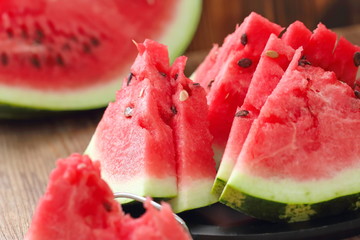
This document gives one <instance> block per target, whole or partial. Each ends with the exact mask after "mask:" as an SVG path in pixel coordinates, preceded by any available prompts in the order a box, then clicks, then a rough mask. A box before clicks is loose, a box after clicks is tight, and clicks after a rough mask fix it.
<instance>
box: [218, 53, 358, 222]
mask: <svg viewBox="0 0 360 240" xmlns="http://www.w3.org/2000/svg"><path fill="white" fill-rule="evenodd" d="M300 60H301V50H300V49H299V50H298V51H297V53H296V55H295V57H294V59H293V60H292V63H291V64H290V66H289V68H288V69H287V70H286V72H285V74H284V75H283V77H282V79H281V80H280V82H279V84H278V85H277V86H276V88H275V89H274V91H273V93H272V94H271V95H270V96H269V97H268V99H267V101H266V103H265V104H264V106H263V108H262V109H261V112H260V115H259V117H258V118H257V119H256V120H255V121H254V123H253V125H252V127H251V129H250V131H249V134H248V136H247V138H246V141H245V143H244V145H243V148H242V151H241V153H240V155H239V157H238V159H237V162H236V165H235V167H234V169H233V171H232V174H231V176H230V178H229V181H228V183H227V185H226V186H225V189H224V191H223V192H222V195H221V197H220V201H222V202H224V203H225V204H228V205H230V206H232V207H234V208H236V209H239V210H241V211H243V212H246V213H248V214H250V215H253V216H256V217H260V218H263V219H268V220H272V221H276V220H283V221H290V222H295V221H305V220H309V219H311V218H314V217H318V216H326V215H327V214H338V213H342V212H344V211H346V210H355V209H356V203H357V201H358V197H359V195H360V194H359V192H360V189H359V187H358V186H360V182H359V178H358V177H357V176H358V173H359V166H360V161H359V156H360V149H359V148H358V147H356V146H354V144H353V143H354V142H356V141H357V138H358V137H357V136H356V135H354V134H353V133H354V132H355V131H356V129H357V125H358V124H359V122H360V111H359V109H360V100H359V99H357V98H356V97H355V95H354V92H353V90H352V89H351V88H350V87H349V86H348V85H347V84H345V83H342V82H340V81H338V80H337V78H336V76H335V74H334V73H333V72H326V71H324V70H323V69H322V68H319V67H313V66H310V65H303V64H301V63H302V62H301V61H300ZM349 138H350V140H349ZM274 139H276V141H274ZM241 196H242V197H241ZM249 199H250V200H249ZM251 199H252V200H251ZM254 202H257V204H258V206H263V209H260V207H257V210H256V209H255V208H254V206H252V203H254ZM259 204H260V205H259ZM261 204H263V205H261ZM325 206H332V211H331V212H329V211H328V210H325V209H326V208H325ZM268 207H269V208H270V207H271V210H270V209H269V210H268V211H266V209H267V208H268ZM262 210H263V211H262ZM261 211H262V212H261Z"/></svg>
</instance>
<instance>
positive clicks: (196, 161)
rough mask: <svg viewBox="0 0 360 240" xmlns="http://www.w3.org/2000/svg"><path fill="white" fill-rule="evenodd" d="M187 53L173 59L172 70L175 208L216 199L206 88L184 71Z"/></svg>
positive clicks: (178, 208) (199, 205) (189, 207)
mask: <svg viewBox="0 0 360 240" xmlns="http://www.w3.org/2000/svg"><path fill="white" fill-rule="evenodd" d="M185 64H186V57H179V58H178V59H176V60H175V62H174V64H173V66H172V68H171V74H170V76H171V77H172V82H173V91H174V94H173V95H172V101H173V107H172V109H173V112H174V117H173V119H172V124H171V125H172V129H173V131H174V145H175V149H176V166H177V171H176V174H177V185H178V193H177V196H176V197H175V198H174V199H172V200H171V201H170V203H171V206H172V208H173V210H174V211H175V212H180V211H184V210H189V209H193V208H199V207H203V206H207V205H210V204H212V203H214V202H216V201H217V198H216V197H215V196H213V195H212V194H211V186H212V184H213V181H214V178H215V175H216V169H215V161H214V159H213V151H212V148H211V144H212V139H213V137H212V136H211V134H210V132H209V122H208V120H207V115H208V107H207V103H206V92H205V90H204V89H203V88H202V87H201V86H200V85H199V84H197V83H193V82H192V81H191V80H190V79H188V78H187V77H186V76H185V75H184V69H185Z"/></svg>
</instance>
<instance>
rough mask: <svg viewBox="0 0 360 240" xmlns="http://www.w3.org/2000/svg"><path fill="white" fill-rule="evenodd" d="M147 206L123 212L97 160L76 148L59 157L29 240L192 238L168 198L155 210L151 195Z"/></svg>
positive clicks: (30, 230) (41, 200) (180, 239)
mask: <svg viewBox="0 0 360 240" xmlns="http://www.w3.org/2000/svg"><path fill="white" fill-rule="evenodd" d="M145 208H146V212H145V214H143V215H142V216H140V217H139V218H135V219H134V218H132V217H131V216H130V215H128V214H125V213H124V212H123V211H122V209H121V207H120V205H119V204H118V202H117V201H115V200H114V196H113V194H112V192H111V190H110V188H109V186H108V185H107V184H106V182H105V181H104V180H102V179H101V177H100V169H99V164H98V163H93V162H92V161H91V160H90V158H89V157H87V156H81V155H80V154H72V155H71V156H70V157H68V158H66V159H59V160H58V161H57V168H56V169H55V170H53V172H52V173H51V175H50V179H49V183H48V186H47V190H46V193H45V195H44V196H43V197H42V198H41V199H40V201H39V204H38V207H37V209H36V211H35V213H34V216H33V219H32V222H31V225H30V228H29V231H28V233H27V235H26V237H25V240H49V239H52V240H66V239H79V240H100V239H101V240H115V239H119V240H120V239H122V240H127V239H129V240H130V239H132V240H138V239H139V240H140V239H157V240H170V239H178V240H185V239H191V237H190V235H189V233H188V232H186V230H185V229H184V228H183V226H182V225H181V224H180V223H178V222H177V221H176V219H175V218H174V215H173V213H172V210H171V208H170V206H169V205H168V204H166V203H164V204H162V207H161V210H157V209H155V208H154V207H153V206H152V205H151V204H150V201H149V199H148V200H147V201H146V202H145Z"/></svg>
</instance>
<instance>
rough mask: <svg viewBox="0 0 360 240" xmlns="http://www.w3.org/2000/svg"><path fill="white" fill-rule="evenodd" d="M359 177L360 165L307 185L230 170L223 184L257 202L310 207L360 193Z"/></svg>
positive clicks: (309, 181)
mask: <svg viewBox="0 0 360 240" xmlns="http://www.w3.org/2000/svg"><path fill="white" fill-rule="evenodd" d="M359 176H360V165H359V166H353V167H348V168H347V169H344V170H342V171H339V172H337V173H336V175H334V176H332V177H329V179H318V180H307V181H305V180H304V181H300V180H299V181H295V180H292V179H279V178H266V179H265V178H262V177H257V176H250V175H248V174H246V173H244V172H239V171H238V170H234V171H233V172H232V174H231V176H230V179H229V181H228V182H227V184H228V185H230V186H231V187H232V188H234V189H237V190H239V191H241V192H243V193H245V194H248V195H251V196H254V197H258V198H261V199H266V200H270V201H275V202H281V203H286V204H313V203H318V202H325V201H329V200H331V199H334V198H338V197H342V196H347V195H351V194H355V193H358V192H360V177H359ZM224 191H225V190H224ZM223 194H224V192H223Z"/></svg>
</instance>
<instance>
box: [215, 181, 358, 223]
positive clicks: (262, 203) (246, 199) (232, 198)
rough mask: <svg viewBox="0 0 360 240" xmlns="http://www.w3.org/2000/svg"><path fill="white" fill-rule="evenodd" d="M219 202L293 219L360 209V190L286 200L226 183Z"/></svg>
mask: <svg viewBox="0 0 360 240" xmlns="http://www.w3.org/2000/svg"><path fill="white" fill-rule="evenodd" d="M220 202H221V203H223V204H225V205H227V206H229V207H231V208H233V209H236V210H238V211H240V212H242V213H245V214H247V215H249V216H252V217H255V218H258V219H262V220H267V221H271V222H288V223H292V222H303V221H309V220H312V219H317V218H320V217H321V218H323V217H327V216H336V215H339V214H343V213H346V212H351V211H357V210H359V209H360V193H355V194H350V195H347V196H341V197H337V198H334V199H331V200H327V201H323V202H317V203H288V204H287V203H282V202H275V201H269V200H266V199H263V198H259V197H254V196H252V195H250V194H246V193H244V192H239V191H238V190H237V189H235V188H233V187H232V186H230V185H227V186H226V187H225V190H224V193H223V195H222V197H221V198H220Z"/></svg>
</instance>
